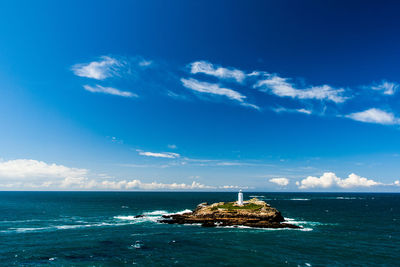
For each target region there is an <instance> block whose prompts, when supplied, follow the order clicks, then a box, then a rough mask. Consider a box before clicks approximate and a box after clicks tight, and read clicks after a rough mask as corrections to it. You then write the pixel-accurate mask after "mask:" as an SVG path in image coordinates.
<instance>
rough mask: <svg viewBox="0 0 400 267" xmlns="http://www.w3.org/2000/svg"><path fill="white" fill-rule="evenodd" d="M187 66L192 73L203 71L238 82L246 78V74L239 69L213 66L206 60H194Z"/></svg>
mask: <svg viewBox="0 0 400 267" xmlns="http://www.w3.org/2000/svg"><path fill="white" fill-rule="evenodd" d="M189 66H190V72H191V73H192V74H196V73H204V74H207V75H211V76H215V77H217V78H220V79H233V80H235V81H237V82H239V83H241V82H242V81H243V80H244V79H245V78H246V74H245V73H244V72H243V71H241V70H238V69H234V68H223V67H220V66H218V67H215V66H214V65H213V64H211V63H209V62H207V61H195V62H193V63H190V64H189Z"/></svg>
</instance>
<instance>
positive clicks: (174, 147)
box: [168, 144, 177, 149]
mask: <svg viewBox="0 0 400 267" xmlns="http://www.w3.org/2000/svg"><path fill="white" fill-rule="evenodd" d="M168 148H169V149H177V146H176V145H174V144H170V145H168Z"/></svg>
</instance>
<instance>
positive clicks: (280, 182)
mask: <svg viewBox="0 0 400 267" xmlns="http://www.w3.org/2000/svg"><path fill="white" fill-rule="evenodd" d="M269 181H270V182H271V183H274V184H277V185H280V186H287V185H288V184H289V179H287V178H272V179H269Z"/></svg>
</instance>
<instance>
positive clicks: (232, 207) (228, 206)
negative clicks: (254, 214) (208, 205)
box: [212, 202, 263, 211]
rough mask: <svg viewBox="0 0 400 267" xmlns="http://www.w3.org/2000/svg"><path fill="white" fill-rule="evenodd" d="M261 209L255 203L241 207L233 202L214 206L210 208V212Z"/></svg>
mask: <svg viewBox="0 0 400 267" xmlns="http://www.w3.org/2000/svg"><path fill="white" fill-rule="evenodd" d="M262 207H263V205H258V204H255V203H247V204H244V205H243V206H239V205H237V204H236V203H235V202H227V203H224V204H220V205H218V206H215V207H213V208H212V210H217V209H225V210H228V211H230V210H259V209H261V208H262Z"/></svg>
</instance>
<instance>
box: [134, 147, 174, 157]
mask: <svg viewBox="0 0 400 267" xmlns="http://www.w3.org/2000/svg"><path fill="white" fill-rule="evenodd" d="M136 151H137V152H138V153H139V155H141V156H146V157H155V158H168V159H175V158H179V157H180V156H181V155H179V154H178V153H172V152H162V153H159V152H146V151H142V150H140V149H137V150H136Z"/></svg>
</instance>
